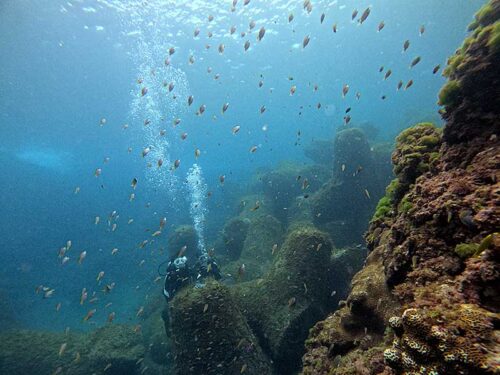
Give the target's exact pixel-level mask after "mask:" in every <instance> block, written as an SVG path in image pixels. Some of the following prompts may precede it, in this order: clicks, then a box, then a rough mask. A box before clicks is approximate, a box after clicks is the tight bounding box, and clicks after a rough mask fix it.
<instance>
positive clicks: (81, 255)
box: [78, 250, 87, 264]
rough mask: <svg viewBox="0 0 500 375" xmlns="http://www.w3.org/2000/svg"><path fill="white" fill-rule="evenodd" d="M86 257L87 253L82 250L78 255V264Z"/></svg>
mask: <svg viewBox="0 0 500 375" xmlns="http://www.w3.org/2000/svg"><path fill="white" fill-rule="evenodd" d="M86 256H87V252H86V251H85V250H84V251H82V252H81V253H80V256H79V257H78V264H82V262H83V260H84V259H85V257H86Z"/></svg>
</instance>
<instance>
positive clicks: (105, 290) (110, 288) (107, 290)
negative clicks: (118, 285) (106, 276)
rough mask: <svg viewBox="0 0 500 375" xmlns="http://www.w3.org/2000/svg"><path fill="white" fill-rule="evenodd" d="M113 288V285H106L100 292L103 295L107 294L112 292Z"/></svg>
mask: <svg viewBox="0 0 500 375" xmlns="http://www.w3.org/2000/svg"><path fill="white" fill-rule="evenodd" d="M114 287H115V283H111V284H107V285H106V286H105V287H104V289H103V290H102V291H103V293H109V292H111V291H112V290H113V288H114Z"/></svg>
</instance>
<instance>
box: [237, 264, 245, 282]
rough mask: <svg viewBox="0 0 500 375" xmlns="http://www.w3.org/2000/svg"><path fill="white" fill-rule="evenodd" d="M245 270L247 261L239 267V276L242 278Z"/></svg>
mask: <svg viewBox="0 0 500 375" xmlns="http://www.w3.org/2000/svg"><path fill="white" fill-rule="evenodd" d="M245 272H246V266H245V263H242V264H241V265H240V266H239V267H238V278H239V279H241V278H242V277H243V276H244V275H245Z"/></svg>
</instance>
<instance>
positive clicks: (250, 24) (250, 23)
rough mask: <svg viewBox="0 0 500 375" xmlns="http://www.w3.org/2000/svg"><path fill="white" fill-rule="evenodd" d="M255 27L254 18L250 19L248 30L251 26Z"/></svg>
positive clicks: (251, 28)
mask: <svg viewBox="0 0 500 375" xmlns="http://www.w3.org/2000/svg"><path fill="white" fill-rule="evenodd" d="M254 27H255V21H254V20H251V21H250V22H249V23H248V28H249V29H250V30H253V28H254Z"/></svg>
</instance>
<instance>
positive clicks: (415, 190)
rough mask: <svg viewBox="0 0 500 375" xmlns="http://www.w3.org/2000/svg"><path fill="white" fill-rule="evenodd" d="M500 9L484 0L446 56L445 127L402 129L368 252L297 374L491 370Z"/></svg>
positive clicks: (494, 365)
mask: <svg viewBox="0 0 500 375" xmlns="http://www.w3.org/2000/svg"><path fill="white" fill-rule="evenodd" d="M499 16H500V1H498V0H493V1H490V3H488V4H487V5H486V6H485V7H484V8H483V9H482V10H481V11H480V12H479V13H478V15H477V16H476V21H475V23H474V25H472V29H473V32H472V35H471V37H469V38H468V39H466V41H465V42H464V45H463V46H462V48H461V49H459V51H458V52H457V54H456V56H454V57H452V58H451V59H450V60H449V66H448V68H447V69H446V71H445V74H446V75H447V76H448V77H449V78H450V81H449V82H448V83H447V84H446V85H445V86H444V87H443V90H442V91H441V93H440V103H441V104H442V105H444V111H443V117H444V118H445V120H446V121H447V123H446V125H445V128H444V130H443V135H442V136H441V135H440V131H439V130H437V129H435V128H434V127H433V126H432V125H430V124H420V125H417V126H416V127H414V128H412V129H410V130H407V131H404V132H403V133H402V134H401V135H400V136H399V137H398V143H397V145H396V150H395V152H394V153H393V163H394V170H395V173H396V177H397V179H396V180H394V181H393V182H392V183H391V184H390V185H389V187H388V188H387V192H386V196H385V197H384V198H382V199H381V200H380V202H379V205H378V207H377V210H376V212H375V215H374V217H373V219H372V222H371V225H370V229H369V232H368V233H367V235H366V239H367V243H368V247H369V249H370V250H371V253H370V255H369V257H368V260H367V262H366V265H365V267H364V268H363V269H362V270H361V271H360V272H359V273H358V274H357V275H356V276H355V278H354V280H353V288H352V291H351V293H350V295H349V297H348V298H347V300H346V302H345V304H342V305H343V306H341V308H340V310H338V311H337V312H335V314H333V315H332V316H330V317H328V318H327V319H326V320H325V321H323V322H320V323H318V324H317V325H316V327H315V328H314V329H313V330H312V331H311V335H310V337H309V339H308V341H307V343H306V345H307V354H306V355H305V356H304V360H303V361H304V369H303V373H304V374H355V373H366V374H494V373H499V364H498V358H499V351H498V348H499V347H500V334H499V331H498V327H499V323H500V315H499V312H500V294H499V291H498V287H497V285H498V283H499V281H500V267H499V262H498V261H499V258H500V256H499V254H500V239H499V235H498V234H497V233H495V232H496V231H497V230H498V228H499V227H500V215H499V211H498V207H500V185H499V183H498V178H499V177H500V176H499V170H500V140H499V139H498V135H499V134H498V133H499V129H500V105H498V104H499V103H498V100H499V99H498V98H500V96H499V95H498V87H499V86H498V80H499V70H498V66H500V54H499V53H500V49H499V48H498V45H499V41H500V39H499V35H500V34H499V30H500V29H499V21H498V19H499V18H500V17H499ZM495 92H496V93H495ZM363 325H364V328H363Z"/></svg>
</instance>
